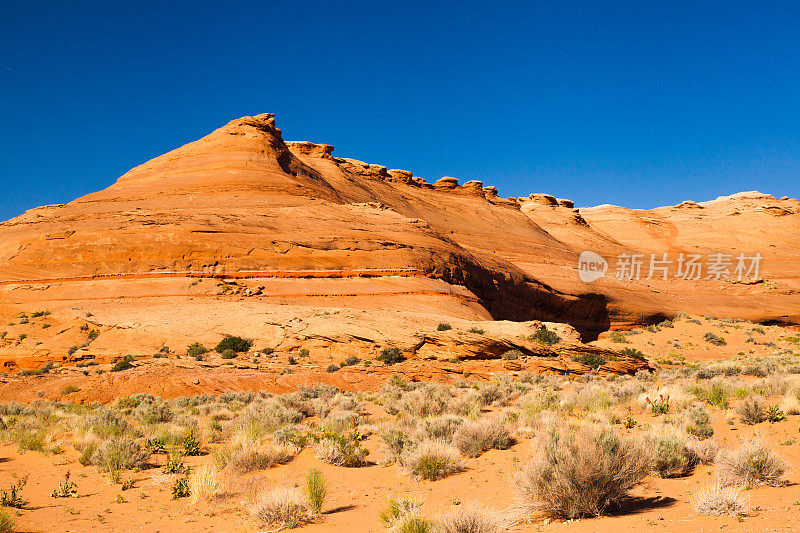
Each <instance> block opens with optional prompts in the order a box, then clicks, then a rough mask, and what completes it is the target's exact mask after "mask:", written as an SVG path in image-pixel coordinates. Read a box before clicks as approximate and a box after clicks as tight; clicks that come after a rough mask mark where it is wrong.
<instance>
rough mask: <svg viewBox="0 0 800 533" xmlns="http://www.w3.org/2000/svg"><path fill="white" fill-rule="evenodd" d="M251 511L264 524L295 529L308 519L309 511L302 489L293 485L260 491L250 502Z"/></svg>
mask: <svg viewBox="0 0 800 533" xmlns="http://www.w3.org/2000/svg"><path fill="white" fill-rule="evenodd" d="M250 513H251V514H252V515H253V516H255V517H256V519H258V520H259V521H260V522H262V523H263V524H269V525H278V526H279V527H278V529H276V530H275V531H279V530H280V529H293V528H295V527H297V526H299V525H300V524H302V523H303V522H305V521H307V520H308V518H309V517H308V511H307V508H306V505H305V503H304V502H303V496H302V494H300V491H299V490H297V489H295V488H292V487H276V488H274V489H271V490H264V491H262V492H259V493H258V494H257V495H256V497H255V498H253V500H252V501H251V503H250Z"/></svg>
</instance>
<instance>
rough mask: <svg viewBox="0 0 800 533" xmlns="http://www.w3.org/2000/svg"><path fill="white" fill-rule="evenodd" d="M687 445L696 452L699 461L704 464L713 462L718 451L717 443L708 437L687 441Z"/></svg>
mask: <svg viewBox="0 0 800 533" xmlns="http://www.w3.org/2000/svg"><path fill="white" fill-rule="evenodd" d="M689 446H690V447H691V448H692V449H693V450H694V453H696V454H697V458H698V459H700V462H701V463H702V464H704V465H710V464H713V463H714V460H715V459H716V457H717V453H718V452H719V444H717V443H716V441H713V440H710V439H706V440H696V441H692V442H690V443H689Z"/></svg>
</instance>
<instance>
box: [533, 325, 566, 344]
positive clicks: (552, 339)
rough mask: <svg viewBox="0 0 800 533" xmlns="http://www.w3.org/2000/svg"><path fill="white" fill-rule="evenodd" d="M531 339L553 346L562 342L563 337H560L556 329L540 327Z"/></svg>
mask: <svg viewBox="0 0 800 533" xmlns="http://www.w3.org/2000/svg"><path fill="white" fill-rule="evenodd" d="M530 339H531V340H532V341H534V342H538V343H539V344H546V345H547V346H552V345H554V344H558V343H559V342H561V337H559V336H558V335H557V334H556V332H555V331H550V330H549V329H547V328H542V329H540V330H539V331H537V332H536V333H534V334H533V335H531V337H530Z"/></svg>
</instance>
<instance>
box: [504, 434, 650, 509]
mask: <svg viewBox="0 0 800 533" xmlns="http://www.w3.org/2000/svg"><path fill="white" fill-rule="evenodd" d="M538 450H539V453H538V455H537V456H536V457H535V458H534V459H533V461H532V462H531V463H529V464H528V465H527V466H526V467H525V468H524V469H523V470H522V472H521V473H520V474H519V475H518V476H517V477H516V484H517V488H518V489H519V490H520V492H521V493H522V495H523V497H524V499H525V500H526V501H527V503H528V504H530V506H531V507H532V508H533V509H539V510H542V511H544V512H545V513H546V514H548V515H551V516H556V517H564V518H570V519H571V518H577V517H581V516H597V515H599V514H601V513H602V512H603V511H604V510H605V509H606V508H607V507H608V506H609V505H613V504H615V503H617V502H619V501H620V500H621V499H622V498H624V497H625V495H626V494H627V493H628V491H629V490H630V489H632V488H633V487H635V486H636V485H638V484H639V483H641V481H642V479H643V478H644V477H645V476H647V474H648V473H650V468H651V463H650V454H649V453H648V451H647V449H646V448H645V447H644V446H643V444H642V443H641V441H639V440H634V439H632V438H627V437H621V436H620V435H618V434H617V433H616V432H614V431H613V430H612V429H610V428H607V427H597V426H584V427H582V428H580V429H579V430H577V431H574V430H567V429H561V428H557V427H552V428H551V429H550V431H549V432H548V434H547V437H546V438H545V439H544V442H542V443H541V444H540V445H539V446H538Z"/></svg>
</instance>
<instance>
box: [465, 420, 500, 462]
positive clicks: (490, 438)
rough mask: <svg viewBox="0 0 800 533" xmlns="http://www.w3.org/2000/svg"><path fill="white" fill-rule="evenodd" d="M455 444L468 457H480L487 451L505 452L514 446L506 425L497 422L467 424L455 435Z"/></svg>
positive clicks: (487, 421) (486, 421)
mask: <svg viewBox="0 0 800 533" xmlns="http://www.w3.org/2000/svg"><path fill="white" fill-rule="evenodd" d="M453 444H455V446H456V448H458V449H459V451H460V452H461V453H462V454H464V455H465V456H466V457H478V456H479V455H480V454H482V453H483V452H485V451H487V450H491V449H497V450H505V449H507V448H509V447H510V446H511V444H512V439H511V435H510V434H509V432H508V428H506V426H505V424H503V423H502V422H499V421H497V420H478V421H476V422H467V423H465V424H464V425H462V426H461V427H460V428H458V431H456V432H455V434H454V435H453Z"/></svg>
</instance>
